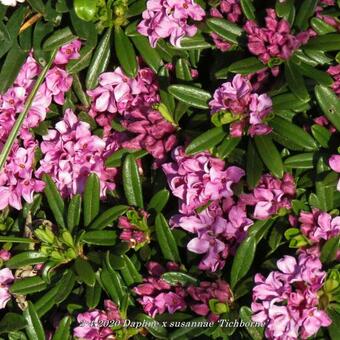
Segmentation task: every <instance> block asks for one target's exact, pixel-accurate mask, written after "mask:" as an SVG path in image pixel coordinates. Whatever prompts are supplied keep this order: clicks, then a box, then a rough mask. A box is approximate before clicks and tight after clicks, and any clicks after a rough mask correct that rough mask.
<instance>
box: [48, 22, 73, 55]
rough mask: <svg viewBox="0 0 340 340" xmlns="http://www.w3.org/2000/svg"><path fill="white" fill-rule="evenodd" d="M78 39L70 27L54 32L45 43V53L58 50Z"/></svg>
mask: <svg viewBox="0 0 340 340" xmlns="http://www.w3.org/2000/svg"><path fill="white" fill-rule="evenodd" d="M76 38H77V37H76V36H75V35H74V34H73V33H72V31H71V29H70V28H69V27H64V28H61V29H59V30H57V31H54V32H53V33H52V34H51V35H50V36H49V37H48V38H47V39H46V40H45V42H44V44H43V50H44V51H53V50H55V49H56V48H58V47H60V46H62V45H65V44H67V43H69V42H71V41H72V40H74V39H76Z"/></svg>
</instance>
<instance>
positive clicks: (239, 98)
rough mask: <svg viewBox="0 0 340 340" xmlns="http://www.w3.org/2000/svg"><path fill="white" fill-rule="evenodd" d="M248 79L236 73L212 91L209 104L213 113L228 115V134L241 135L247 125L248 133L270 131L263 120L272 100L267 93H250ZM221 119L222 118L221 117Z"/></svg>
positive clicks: (270, 109)
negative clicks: (212, 94)
mask: <svg viewBox="0 0 340 340" xmlns="http://www.w3.org/2000/svg"><path fill="white" fill-rule="evenodd" d="M252 92H253V88H252V85H251V83H250V81H249V80H248V79H247V78H246V77H243V76H241V75H240V74H237V75H235V76H234V78H233V80H232V82H226V83H224V84H222V85H221V86H220V87H219V88H218V89H217V90H216V91H215V93H214V99H213V100H211V101H210V103H209V106H210V108H211V111H212V113H213V114H215V113H216V114H222V117H223V115H228V114H229V115H230V117H228V119H227V121H228V122H230V123H231V124H230V134H231V136H233V137H241V136H242V134H243V131H244V130H245V128H246V127H248V134H249V135H250V136H252V137H253V136H254V135H265V134H268V133H270V132H271V131H272V129H271V127H270V126H268V125H267V124H266V122H265V119H266V117H267V116H268V114H269V113H270V112H271V111H272V100H271V98H270V97H269V96H268V95H267V94H261V95H258V94H257V93H252ZM222 121H223V118H222Z"/></svg>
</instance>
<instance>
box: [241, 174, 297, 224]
mask: <svg viewBox="0 0 340 340" xmlns="http://www.w3.org/2000/svg"><path fill="white" fill-rule="evenodd" d="M295 191H296V189H295V183H294V178H293V176H292V175H291V174H289V173H285V174H284V176H283V179H282V180H279V179H277V178H275V177H273V176H272V175H270V174H265V175H263V176H262V177H261V179H260V182H259V184H258V185H257V186H256V188H254V190H253V192H252V193H250V194H242V195H241V196H240V202H241V203H243V204H245V205H251V206H254V207H255V210H254V218H256V219H259V220H265V219H267V218H269V217H270V216H272V215H275V214H278V213H280V210H281V209H290V208H291V203H290V202H291V200H292V199H293V198H294V196H295Z"/></svg>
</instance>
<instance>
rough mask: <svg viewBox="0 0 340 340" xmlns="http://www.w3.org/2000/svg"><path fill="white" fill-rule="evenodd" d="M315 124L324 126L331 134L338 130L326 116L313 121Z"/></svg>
mask: <svg viewBox="0 0 340 340" xmlns="http://www.w3.org/2000/svg"><path fill="white" fill-rule="evenodd" d="M313 121H314V123H315V124H317V125H320V126H324V127H325V128H326V129H328V131H329V132H330V133H334V132H336V128H335V127H334V126H333V125H332V124H331V122H330V121H329V120H328V119H327V117H326V116H319V117H316V118H314V119H313Z"/></svg>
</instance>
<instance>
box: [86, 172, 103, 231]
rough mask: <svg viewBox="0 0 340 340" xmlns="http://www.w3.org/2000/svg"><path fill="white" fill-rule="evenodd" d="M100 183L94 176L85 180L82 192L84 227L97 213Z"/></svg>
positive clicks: (91, 175)
mask: <svg viewBox="0 0 340 340" xmlns="http://www.w3.org/2000/svg"><path fill="white" fill-rule="evenodd" d="M99 204H100V181H99V178H98V176H97V175H96V174H90V175H89V177H88V178H87V181H86V184H85V190H84V226H85V227H88V226H89V225H90V224H91V222H92V221H93V220H94V219H95V217H96V216H97V215H98V213H99Z"/></svg>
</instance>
